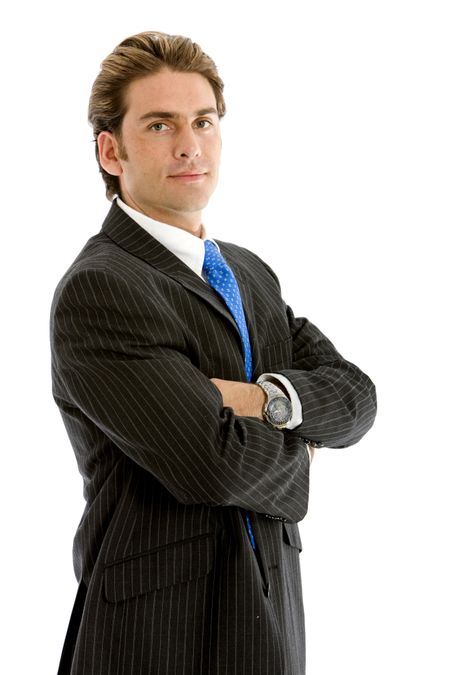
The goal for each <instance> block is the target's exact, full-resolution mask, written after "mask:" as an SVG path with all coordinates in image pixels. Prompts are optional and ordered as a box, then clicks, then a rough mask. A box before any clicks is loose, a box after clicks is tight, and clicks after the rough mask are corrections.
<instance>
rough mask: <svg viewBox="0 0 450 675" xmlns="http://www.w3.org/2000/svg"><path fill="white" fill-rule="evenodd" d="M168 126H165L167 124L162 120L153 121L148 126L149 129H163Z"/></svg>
mask: <svg viewBox="0 0 450 675" xmlns="http://www.w3.org/2000/svg"><path fill="white" fill-rule="evenodd" d="M168 128H169V127H168V126H167V124H164V122H155V123H154V124H152V125H151V126H150V129H151V130H152V131H165V130H166V129H168Z"/></svg>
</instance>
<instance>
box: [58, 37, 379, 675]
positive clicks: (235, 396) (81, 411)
mask: <svg viewBox="0 0 450 675" xmlns="http://www.w3.org/2000/svg"><path fill="white" fill-rule="evenodd" d="M224 113H225V105H224V101H223V84H222V82H221V80H220V78H219V76H218V74H217V71H216V68H215V65H214V63H213V62H212V61H211V59H210V58H209V57H207V56H206V55H205V54H203V53H202V51H201V49H200V48H199V47H198V46H197V45H195V44H193V43H192V42H191V41H190V40H188V39H186V38H182V37H173V36H167V35H163V34H159V33H143V34H140V35H137V36H134V37H132V38H129V39H127V40H125V41H124V42H123V43H121V45H119V46H118V47H117V48H116V49H115V50H114V52H113V53H112V54H111V55H110V56H109V57H108V58H107V59H105V61H104V62H103V64H102V70H101V72H100V74H99V75H98V77H97V79H96V81H95V83H94V86H93V90H92V95H91V100H90V106H89V119H90V122H91V124H92V126H93V129H94V137H95V139H96V153H97V159H98V161H99V166H100V170H101V172H102V175H103V178H104V180H105V183H106V188H107V195H108V197H109V198H110V199H114V201H113V204H112V206H111V209H110V211H109V214H108V215H107V217H106V220H105V222H104V224H103V228H102V230H101V232H100V233H99V234H98V235H96V236H94V237H93V238H92V239H91V240H90V241H89V242H88V243H87V244H86V246H85V248H84V249H83V251H82V252H81V253H80V254H79V256H78V257H77V259H76V260H75V262H74V263H73V265H72V266H71V267H70V269H69V270H68V272H67V273H66V275H65V276H64V277H63V279H62V280H61V282H60V284H59V286H58V288H57V290H56V293H55V298H54V302H53V307H52V317H51V333H52V374H53V391H54V397H55V400H56V402H57V404H58V406H59V408H60V410H61V413H62V416H63V420H64V423H65V425H66V428H67V432H68V434H69V437H70V440H71V442H72V445H73V448H74V451H75V454H76V457H77V461H78V465H79V469H80V472H81V474H82V476H83V479H84V489H85V497H86V502H87V504H86V510H85V513H84V515H83V518H82V520H81V523H80V526H79V528H78V531H77V534H76V537H75V544H74V564H75V572H76V576H77V579H78V581H79V584H80V585H79V591H78V595H77V599H76V602H75V607H74V610H73V614H72V618H71V622H70V625H69V630H68V634H67V638H66V643H65V646H64V650H63V655H62V659H61V665H60V673H72V675H75V674H76V675H81V674H83V675H88V674H89V675H112V673H114V674H116V673H123V674H126V675H135V674H136V675H137V674H138V673H146V674H147V673H169V674H175V675H179V674H180V675H184V674H188V673H189V674H192V675H202V674H205V675H206V674H207V675H215V674H219V673H220V674H223V675H225V674H226V675H232V674H236V675H237V674H247V673H254V674H255V675H278V674H281V673H284V674H289V675H294V674H295V675H299V674H302V673H304V654H305V648H304V622H303V606H302V592H301V581H300V568H299V551H300V550H301V543H300V538H299V533H298V529H297V525H296V523H297V522H298V521H300V520H301V519H302V518H303V517H304V515H305V513H306V510H307V502H308V477H309V466H310V453H311V454H312V448H313V447H314V446H316V447H318V446H323V445H326V446H330V447H343V446H346V445H350V444H352V443H355V442H357V441H358V440H359V439H360V438H361V437H362V436H363V434H364V433H365V432H366V431H367V430H368V429H369V428H370V426H371V425H372V423H373V419H374V415H375V392H374V387H373V385H372V383H371V381H370V380H369V378H368V377H367V376H366V375H364V374H363V373H362V372H361V371H360V370H359V369H358V368H357V367H356V366H354V365H352V364H351V363H349V362H348V361H346V360H344V359H343V358H342V357H341V356H340V355H339V354H338V353H337V351H336V350H335V348H334V347H333V345H332V344H331V343H330V342H329V340H328V339H327V338H326V337H325V336H324V335H323V334H322V333H321V332H320V331H319V330H318V329H317V328H316V327H314V326H313V325H312V324H311V323H309V322H308V321H307V320H306V319H296V318H295V317H294V315H293V313H292V311H291V310H290V309H289V308H288V307H286V306H285V304H284V302H283V300H282V298H281V296H280V290H279V285H278V282H277V279H276V277H275V276H274V274H273V272H272V271H271V270H270V269H269V268H268V267H267V265H265V264H264V263H263V262H262V261H261V260H259V259H258V258H257V257H256V256H255V255H254V254H252V253H251V252H249V251H247V250H245V249H241V248H239V247H237V246H234V245H231V244H228V243H223V242H219V243H217V242H212V241H211V240H208V241H205V239H206V234H205V230H204V225H203V220H202V209H203V208H204V207H205V206H206V204H207V202H208V199H209V197H210V196H211V194H212V192H213V190H214V188H215V185H216V182H217V175H218V166H219V158H220V150H221V138H220V118H221V117H222V116H223V114H224ZM236 217H239V214H236ZM236 282H237V283H236Z"/></svg>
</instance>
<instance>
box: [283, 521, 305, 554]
mask: <svg viewBox="0 0 450 675" xmlns="http://www.w3.org/2000/svg"><path fill="white" fill-rule="evenodd" d="M283 528H284V541H285V542H286V544H289V546H294V547H295V548H298V549H299V551H301V550H302V540H301V539H300V532H299V531H298V527H297V524H296V523H283Z"/></svg>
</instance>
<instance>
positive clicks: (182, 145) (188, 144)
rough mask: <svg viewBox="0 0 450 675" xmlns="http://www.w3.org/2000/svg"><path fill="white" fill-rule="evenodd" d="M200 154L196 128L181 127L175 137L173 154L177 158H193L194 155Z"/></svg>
mask: <svg viewBox="0 0 450 675" xmlns="http://www.w3.org/2000/svg"><path fill="white" fill-rule="evenodd" d="M200 155H201V147H200V143H199V139H198V137H197V135H196V130H195V129H192V127H186V128H183V129H181V130H180V131H179V132H178V134H177V137H176V144H175V156H176V157H177V158H182V157H185V158H187V159H194V158H195V157H200Z"/></svg>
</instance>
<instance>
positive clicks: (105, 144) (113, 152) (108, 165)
mask: <svg viewBox="0 0 450 675" xmlns="http://www.w3.org/2000/svg"><path fill="white" fill-rule="evenodd" d="M97 147H98V157H99V161H100V164H101V165H102V168H103V169H104V170H105V171H106V172H107V173H110V174H111V176H120V175H121V174H122V172H123V170H122V164H121V162H120V159H119V152H118V143H117V139H116V138H115V137H114V135H113V134H112V133H111V132H110V131H101V132H100V133H99V135H98V136H97Z"/></svg>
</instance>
